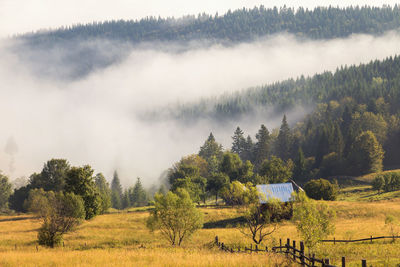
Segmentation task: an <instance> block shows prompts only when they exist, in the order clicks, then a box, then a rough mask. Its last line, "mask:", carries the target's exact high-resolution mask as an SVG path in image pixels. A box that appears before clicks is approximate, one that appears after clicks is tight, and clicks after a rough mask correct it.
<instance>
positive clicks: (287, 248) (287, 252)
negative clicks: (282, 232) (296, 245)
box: [286, 238, 290, 256]
mask: <svg viewBox="0 0 400 267" xmlns="http://www.w3.org/2000/svg"><path fill="white" fill-rule="evenodd" d="M289 248H290V239H289V238H288V239H287V243H286V256H288V255H289Z"/></svg>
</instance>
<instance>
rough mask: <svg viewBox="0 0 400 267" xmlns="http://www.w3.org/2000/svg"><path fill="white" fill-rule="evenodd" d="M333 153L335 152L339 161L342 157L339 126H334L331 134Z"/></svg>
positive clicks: (341, 140)
mask: <svg viewBox="0 0 400 267" xmlns="http://www.w3.org/2000/svg"><path fill="white" fill-rule="evenodd" d="M332 145H333V151H334V152H336V154H337V156H338V159H339V160H341V159H342V157H343V150H344V141H343V135H342V131H341V130H340V127H339V124H338V123H336V124H335V129H334V132H333V144H332Z"/></svg>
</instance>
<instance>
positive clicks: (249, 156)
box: [241, 135, 254, 162]
mask: <svg viewBox="0 0 400 267" xmlns="http://www.w3.org/2000/svg"><path fill="white" fill-rule="evenodd" d="M253 152H254V144H253V140H252V139H251V136H250V135H248V136H247V138H246V141H245V143H244V146H243V152H242V157H241V158H242V161H244V162H246V161H247V160H248V161H250V162H254V157H253Z"/></svg>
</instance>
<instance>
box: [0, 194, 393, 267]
mask: <svg viewBox="0 0 400 267" xmlns="http://www.w3.org/2000/svg"><path fill="white" fill-rule="evenodd" d="M328 204H329V205H330V206H331V207H332V208H334V209H335V210H336V212H337V218H336V220H335V224H336V232H335V235H334V236H335V238H336V239H349V238H362V237H369V236H370V235H373V236H379V235H388V231H387V230H386V229H385V227H384V220H385V216H386V214H392V215H394V216H395V217H397V218H400V200H392V201H379V202H344V201H335V202H329V203H328ZM202 211H203V213H204V214H205V221H206V222H218V221H220V220H226V219H230V218H236V217H238V216H239V213H238V211H237V210H236V209H234V208H221V209H215V208H203V209H202ZM25 217H26V215H24V216H8V217H6V216H0V266H18V265H20V266H49V265H53V266H89V265H91V266H93V265H95V266H178V265H179V266H286V265H288V264H289V263H288V262H287V261H286V259H285V258H284V257H280V256H277V255H270V254H265V253H259V254H255V253H253V254H252V255H249V254H230V253H225V252H221V251H219V250H217V249H216V248H215V247H213V245H212V242H213V240H214V238H215V236H217V235H218V236H219V238H220V240H221V241H222V242H224V243H225V244H226V245H228V246H234V247H237V246H242V247H243V246H245V245H249V244H250V243H251V240H250V239H248V238H246V237H244V236H243V235H242V234H241V233H240V231H238V230H237V229H236V228H235V227H234V225H227V227H225V228H209V229H201V230H199V231H198V232H197V233H196V234H195V235H194V236H193V237H192V238H191V239H190V240H187V241H186V242H185V243H184V245H183V247H182V248H171V247H170V246H169V245H168V243H167V242H166V241H165V240H163V239H162V238H161V236H160V235H159V234H158V233H157V232H155V233H151V232H150V231H149V230H148V229H146V227H145V220H146V218H147V217H148V212H147V211H140V210H139V211H133V212H129V213H128V212H125V213H113V214H106V215H101V216H98V217H96V218H94V219H93V220H90V221H87V222H85V223H83V224H82V225H81V226H79V227H78V229H77V230H76V231H75V232H73V233H69V234H67V235H65V238H64V247H60V248H55V249H46V248H44V247H38V251H37V250H36V231H37V229H38V228H39V227H40V222H39V221H38V220H37V219H34V218H33V217H29V218H25ZM211 225H214V224H211ZM215 225H216V226H218V224H215ZM332 237H333V236H332ZM286 238H291V239H294V240H297V241H300V237H299V236H298V233H297V231H296V227H295V225H294V224H293V223H292V222H283V223H281V224H280V227H279V228H278V230H277V231H276V232H275V233H274V234H273V235H272V236H270V237H269V238H268V239H267V240H266V242H265V243H264V244H263V246H268V247H271V246H274V245H278V244H279V239H282V240H286ZM399 251H400V241H397V242H395V243H391V240H386V241H374V243H372V244H370V243H369V242H364V243H357V244H354V243H353V244H336V245H333V244H321V245H320V246H319V247H318V248H317V249H316V251H314V252H315V253H316V254H317V256H319V257H323V258H330V259H331V261H333V263H334V264H339V263H340V259H341V257H342V256H346V258H347V261H348V262H349V263H350V265H349V266H351V265H354V266H359V264H360V261H361V259H367V261H368V263H371V264H373V265H374V266H375V265H381V264H382V265H384V264H386V266H395V263H400V253H399Z"/></svg>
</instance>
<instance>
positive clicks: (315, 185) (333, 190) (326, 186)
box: [304, 179, 339, 200]
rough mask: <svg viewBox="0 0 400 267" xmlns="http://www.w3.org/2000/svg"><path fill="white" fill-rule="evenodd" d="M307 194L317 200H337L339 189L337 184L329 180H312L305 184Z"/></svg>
mask: <svg viewBox="0 0 400 267" xmlns="http://www.w3.org/2000/svg"><path fill="white" fill-rule="evenodd" d="M304 190H305V191H306V193H307V196H308V197H310V198H313V199H316V200H320V199H323V200H335V199H336V197H337V194H338V191H339V188H338V185H337V184H332V183H330V182H329V181H328V180H325V179H318V180H310V181H309V182H307V183H306V184H305V186H304Z"/></svg>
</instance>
